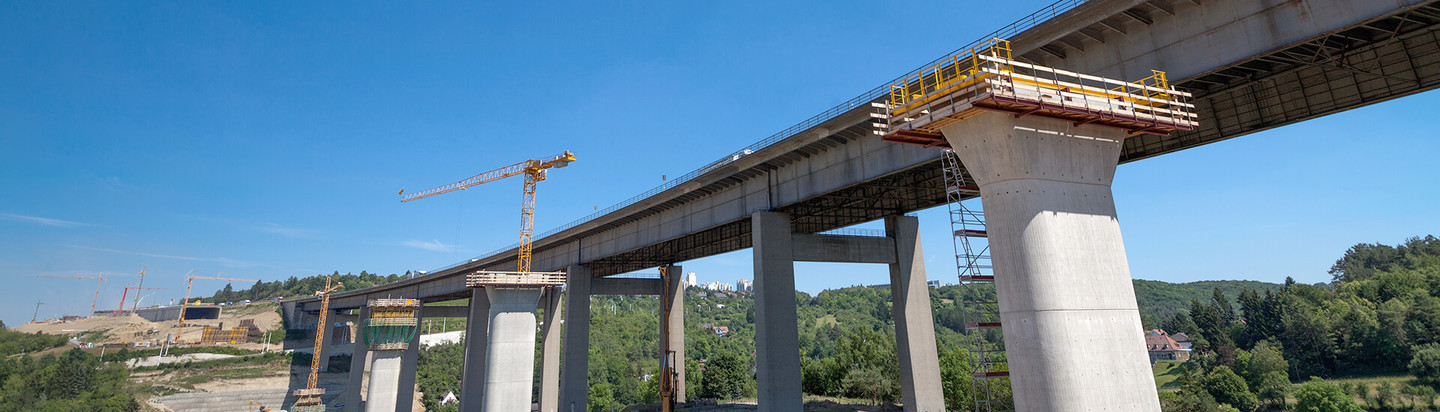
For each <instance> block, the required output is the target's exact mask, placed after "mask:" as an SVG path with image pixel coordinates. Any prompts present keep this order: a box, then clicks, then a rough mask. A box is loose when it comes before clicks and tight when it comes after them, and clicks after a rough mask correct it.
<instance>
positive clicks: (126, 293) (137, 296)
mask: <svg viewBox="0 0 1440 412" xmlns="http://www.w3.org/2000/svg"><path fill="white" fill-rule="evenodd" d="M140 273H142V274H143V273H145V272H144V271H141V272H140ZM132 289H133V290H135V306H136V307H135V308H131V309H130V313H135V310H136V309H138V306H140V291H142V290H163V289H165V288H143V287H139V286H130V285H125V288H124V291H123V292H120V305H119V306H118V307H116V308H115V312H112V313H114V314H116V315H119V314H121V313H124V312H125V298H126V297H127V296H130V290H132Z"/></svg>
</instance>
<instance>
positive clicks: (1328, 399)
mask: <svg viewBox="0 0 1440 412" xmlns="http://www.w3.org/2000/svg"><path fill="white" fill-rule="evenodd" d="M1295 399H1296V400H1297V402H1296V404H1295V410H1296V411H1300V412H1361V411H1363V409H1360V405H1356V404H1355V399H1354V398H1352V397H1350V394H1347V393H1345V391H1344V390H1342V389H1340V387H1339V386H1337V385H1335V384H1334V383H1330V382H1326V381H1325V380H1324V379H1320V378H1315V377H1312V378H1310V381H1309V382H1305V384H1303V385H1300V388H1299V389H1296V390H1295Z"/></svg>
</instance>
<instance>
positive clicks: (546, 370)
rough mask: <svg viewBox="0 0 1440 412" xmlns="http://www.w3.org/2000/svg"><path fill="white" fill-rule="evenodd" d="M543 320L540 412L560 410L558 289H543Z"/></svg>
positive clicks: (555, 287) (541, 300)
mask: <svg viewBox="0 0 1440 412" xmlns="http://www.w3.org/2000/svg"><path fill="white" fill-rule="evenodd" d="M540 305H541V307H543V308H544V309H545V319H544V320H543V321H542V323H541V325H540V336H541V339H542V341H541V342H540V412H556V411H559V410H560V287H559V286H552V287H548V288H545V297H544V298H542V299H540Z"/></svg>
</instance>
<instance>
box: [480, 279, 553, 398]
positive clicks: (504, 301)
mask: <svg viewBox="0 0 1440 412" xmlns="http://www.w3.org/2000/svg"><path fill="white" fill-rule="evenodd" d="M542 290H543V289H542V288H539V287H525V288H507V287H494V286H491V287H486V288H485V293H486V295H488V296H489V298H490V336H489V343H488V344H487V345H486V356H485V401H484V405H485V409H484V410H485V411H489V412H501V411H525V410H530V393H531V389H532V386H531V385H532V382H534V381H533V379H534V377H535V304H536V302H537V301H538V300H539V299H540V292H541V291H542Z"/></svg>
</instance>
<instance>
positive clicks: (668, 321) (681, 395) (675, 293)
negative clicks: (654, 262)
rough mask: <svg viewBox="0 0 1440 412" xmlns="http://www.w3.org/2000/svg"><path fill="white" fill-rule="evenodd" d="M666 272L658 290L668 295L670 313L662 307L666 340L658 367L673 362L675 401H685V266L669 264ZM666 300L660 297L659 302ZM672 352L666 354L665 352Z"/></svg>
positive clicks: (662, 322) (661, 335) (661, 328)
mask: <svg viewBox="0 0 1440 412" xmlns="http://www.w3.org/2000/svg"><path fill="white" fill-rule="evenodd" d="M666 272H667V273H669V277H670V279H669V283H668V284H664V285H662V287H663V288H664V289H662V290H661V291H660V293H663V294H665V295H668V296H667V297H668V300H669V302H670V307H669V308H668V309H669V310H668V311H669V313H670V315H669V316H668V317H664V316H665V312H666V308H662V309H661V312H660V315H661V316H662V318H661V319H660V323H661V325H660V339H666V337H667V336H668V337H669V339H668V342H661V345H660V350H661V352H660V367H661V370H664V367H665V363H666V362H667V361H673V362H674V365H675V366H674V368H675V376H676V378H675V403H684V402H685V276H684V274H685V268H683V267H681V266H679V265H671V266H670V267H669V268H668V269H666ZM665 301H666V300H664V299H662V300H661V302H665ZM667 351H668V352H673V353H674V354H673V355H672V354H667V353H666V352H667Z"/></svg>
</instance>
